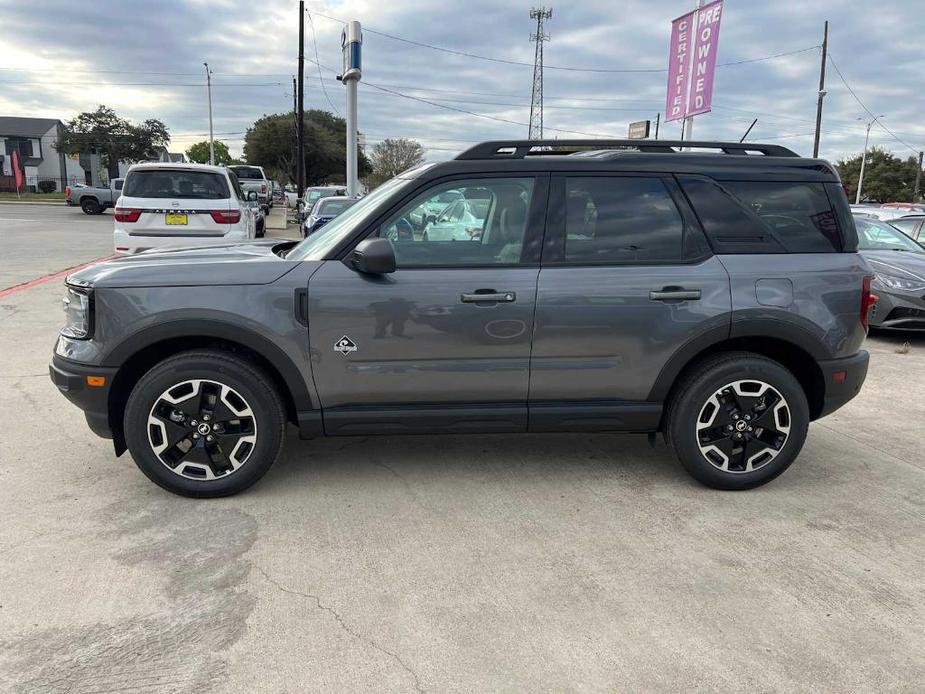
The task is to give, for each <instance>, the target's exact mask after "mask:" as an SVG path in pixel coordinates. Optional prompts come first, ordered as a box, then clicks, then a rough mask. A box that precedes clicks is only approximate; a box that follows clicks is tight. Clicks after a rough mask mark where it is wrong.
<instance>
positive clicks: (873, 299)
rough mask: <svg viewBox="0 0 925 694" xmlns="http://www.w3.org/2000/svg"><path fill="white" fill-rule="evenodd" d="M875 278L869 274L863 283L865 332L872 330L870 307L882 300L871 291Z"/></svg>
mask: <svg viewBox="0 0 925 694" xmlns="http://www.w3.org/2000/svg"><path fill="white" fill-rule="evenodd" d="M873 279H874V278H873V275H867V276H866V277H865V278H864V281H863V283H862V284H861V325H863V326H864V331H865V332H867V331H868V330H870V309H871V308H873V305H874V304H876V303H877V302H878V301H880V297H879V296H877V295H876V294H874V293H873V292H871V291H870V283H871V281H872V280H873Z"/></svg>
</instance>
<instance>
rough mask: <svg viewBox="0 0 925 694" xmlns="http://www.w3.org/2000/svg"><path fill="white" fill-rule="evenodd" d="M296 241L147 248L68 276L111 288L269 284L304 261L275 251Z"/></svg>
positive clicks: (72, 279) (96, 285) (70, 279)
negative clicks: (160, 248)
mask: <svg viewBox="0 0 925 694" xmlns="http://www.w3.org/2000/svg"><path fill="white" fill-rule="evenodd" d="M292 243H295V242H286V241H280V240H278V239H276V240H266V241H256V242H252V243H248V244H229V245H224V246H208V247H205V248H173V249H164V250H162V251H157V252H152V251H148V252H146V253H139V254H138V255H130V256H122V257H119V258H113V259H112V260H107V261H106V262H103V263H98V264H96V265H91V266H90V267H88V268H84V269H83V270H80V271H78V272H75V273H74V274H73V275H70V276H68V278H67V280H68V281H72V282H77V283H87V284H90V285H92V286H94V287H111V288H114V287H177V286H185V287H205V286H210V285H212V286H214V285H223V284H234V285H246V284H270V283H271V282H275V281H276V280H278V279H279V278H280V277H282V276H283V275H285V274H286V273H287V272H289V271H290V270H292V269H293V268H294V267H296V266H297V265H298V264H299V263H298V262H293V261H287V260H286V259H285V258H281V257H279V256H278V255H276V253H274V252H273V249H274V248H279V247H280V246H286V245H291V244H292Z"/></svg>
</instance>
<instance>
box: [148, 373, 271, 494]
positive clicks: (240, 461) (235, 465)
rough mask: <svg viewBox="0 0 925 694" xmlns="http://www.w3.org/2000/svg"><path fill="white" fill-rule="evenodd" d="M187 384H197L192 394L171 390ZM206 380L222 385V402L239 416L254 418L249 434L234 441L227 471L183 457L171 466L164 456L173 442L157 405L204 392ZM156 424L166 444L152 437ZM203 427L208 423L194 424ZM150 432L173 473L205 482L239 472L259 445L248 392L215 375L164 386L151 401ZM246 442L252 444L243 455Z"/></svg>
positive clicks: (150, 441)
mask: <svg viewBox="0 0 925 694" xmlns="http://www.w3.org/2000/svg"><path fill="white" fill-rule="evenodd" d="M187 384H190V385H191V386H192V388H193V390H192V392H191V393H190V394H188V395H185V396H183V397H174V396H172V395H171V391H174V390H176V389H177V388H180V387H182V386H185V385H187ZM203 384H212V385H216V386H218V387H219V399H220V400H221V402H222V404H223V405H225V406H226V407H227V408H228V409H229V410H230V411H231V412H232V413H234V414H235V415H236V416H237V417H239V418H249V419H250V420H251V422H252V432H251V433H249V434H246V435H242V436H240V437H239V438H238V440H237V441H236V442H235V443H234V446H233V448H232V450H231V452H230V453H228V454H227V456H226V458H227V460H228V462H229V463H230V464H231V468H230V469H228V470H227V471H225V472H222V473H221V474H215V472H214V471H213V469H212V468H211V467H210V466H209V465H207V464H204V463H200V462H194V461H182V460H181V462H179V463H178V464H177V465H175V466H173V467H171V466H170V465H169V464H168V463H167V462H166V461H165V460H164V459H163V457H162V456H161V454H162V453H164V451H166V450H167V449H168V448H170V444H169V442H167V429H166V426H165V424H164V422H163V421H162V420H161V419H160V418H158V417H156V416H155V410H156V409H157V406H158V405H159V404H160V403H161V402H168V403H170V404H172V405H179V404H181V403H185V402H187V401H188V400H190V399H191V398H195V397H197V396H199V395H200V393H201V392H202V386H203ZM230 395H233V396H234V397H235V398H237V399H238V400H239V401H240V402H241V403H242V404H243V407H238V406H237V405H235V404H234V402H233V401H231V400H230V399H229V396H230ZM152 426H154V427H158V428H159V429H160V431H161V436H162V440H163V441H164V442H163V443H162V444H157V443H155V441H154V440H153V439H152V437H151V428H152ZM203 427H204V424H199V425H198V426H197V427H194V428H195V429H196V430H197V433H200V435H201V432H202V431H203ZM210 432H211V426H210ZM146 433H147V438H148V445H149V446H150V447H151V451H152V452H153V453H154V455H155V457H157V459H158V460H159V461H160V463H161V464H162V465H163V466H164V467H165V468H167V469H168V470H170V471H171V472H172V473H173V474H175V475H177V476H178V477H182V478H184V479H189V480H196V481H199V482H202V481H206V482H209V481H214V480H219V479H224V478H226V477H228V476H230V475H232V474H234V473H235V472H237V471H238V470H240V469H241V468H242V467H243V466H244V465H245V464H246V463H247V461H248V460H250V458H251V456H252V455H253V453H254V448H255V447H256V445H257V418H256V416H255V415H254V411H253V409H252V408H251V406H250V404H249V403H248V402H247V400H246V399H245V398H244V396H242V395H241V394H240V393H239V392H238V391H236V390H235V389H233V388H232V387H231V386H229V385H227V384H225V383H222V382H221V381H216V380H215V379H209V378H191V379H186V380H183V381H179V382H177V383H174V384H173V385H171V386H170V387H169V388H167V389H166V390H164V392H163V393H161V394H160V395H159V396H158V397H157V398H155V399H154V404H152V405H151V410H150V411H149V412H148V420H147V425H146ZM245 444H250V448H249V450H248V451H247V453H246V454H245V455H244V457H243V458H241V457H239V452H240V450H241V447H242V446H244V445H245ZM187 468H192V469H195V470H198V471H200V472H202V473H203V474H202V475H191V474H185V470H186V469H187Z"/></svg>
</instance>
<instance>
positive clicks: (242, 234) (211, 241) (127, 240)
mask: <svg viewBox="0 0 925 694" xmlns="http://www.w3.org/2000/svg"><path fill="white" fill-rule="evenodd" d="M248 239H249V237H248V235H247V231H246V230H244V229H232V230H231V231H228V232H225V233H224V234H209V235H206V236H179V235H178V236H144V235H140V234H138V235H136V234H129V233H127V232H126V231H125V230H123V229H116V230H115V231H114V232H113V244H114V246H115V249H116V253H118V254H120V255H134V254H135V253H142V252H143V251H149V250H151V249H153V248H201V247H203V246H224V245H227V244H229V243H242V242H244V241H247V240H248Z"/></svg>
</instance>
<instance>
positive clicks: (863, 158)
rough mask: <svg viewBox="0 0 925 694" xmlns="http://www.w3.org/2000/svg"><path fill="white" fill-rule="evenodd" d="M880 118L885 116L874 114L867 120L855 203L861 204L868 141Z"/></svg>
mask: <svg viewBox="0 0 925 694" xmlns="http://www.w3.org/2000/svg"><path fill="white" fill-rule="evenodd" d="M878 118H883V116H874V118H873V119H872V120H869V121H867V133H866V134H865V135H864V154H862V155H861V174H860V175H859V176H858V191H857V193H856V194H855V196H854V204H855V205H860V204H861V186H863V185H864V166H865V164H867V141H868V140H869V139H870V126H872V125H873V124H874V123H875V122H876V121H877V119H878ZM858 120H860V119H858Z"/></svg>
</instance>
